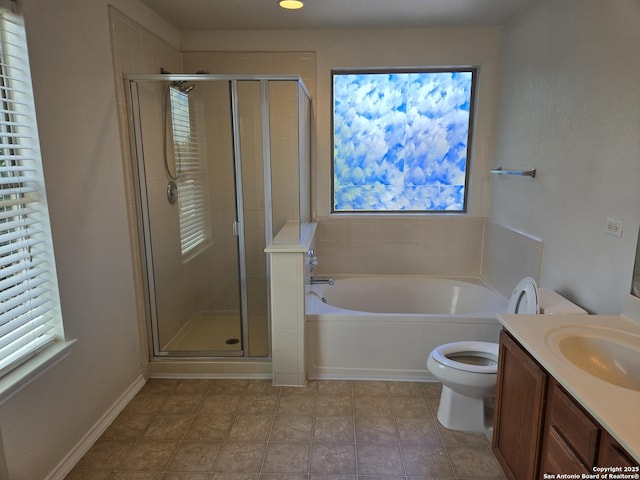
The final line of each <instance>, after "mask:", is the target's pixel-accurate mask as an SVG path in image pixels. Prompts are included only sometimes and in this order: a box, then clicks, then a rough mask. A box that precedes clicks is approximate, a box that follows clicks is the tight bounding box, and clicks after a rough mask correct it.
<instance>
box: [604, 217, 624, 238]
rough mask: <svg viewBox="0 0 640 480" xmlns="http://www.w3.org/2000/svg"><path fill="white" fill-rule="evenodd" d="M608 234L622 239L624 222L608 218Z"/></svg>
mask: <svg viewBox="0 0 640 480" xmlns="http://www.w3.org/2000/svg"><path fill="white" fill-rule="evenodd" d="M606 232H607V233H608V234H609V235H613V236H614V237H618V238H620V237H622V222H621V221H619V220H614V219H613V218H607V229H606Z"/></svg>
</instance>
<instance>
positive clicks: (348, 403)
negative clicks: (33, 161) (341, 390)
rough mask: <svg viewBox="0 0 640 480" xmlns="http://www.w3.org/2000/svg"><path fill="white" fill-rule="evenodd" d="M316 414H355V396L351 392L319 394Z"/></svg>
mask: <svg viewBox="0 0 640 480" xmlns="http://www.w3.org/2000/svg"><path fill="white" fill-rule="evenodd" d="M316 415H338V416H343V415H353V396H352V395H351V394H335V395H324V394H322V395H320V394H318V396H317V397H316Z"/></svg>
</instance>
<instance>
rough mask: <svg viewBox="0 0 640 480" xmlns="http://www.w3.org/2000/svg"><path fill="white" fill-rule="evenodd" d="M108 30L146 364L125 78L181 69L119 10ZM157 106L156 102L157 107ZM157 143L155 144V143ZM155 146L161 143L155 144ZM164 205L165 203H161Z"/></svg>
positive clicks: (177, 58) (174, 56) (175, 57)
mask: <svg viewBox="0 0 640 480" xmlns="http://www.w3.org/2000/svg"><path fill="white" fill-rule="evenodd" d="M109 19H110V28H111V44H112V53H113V64H114V72H115V75H116V78H115V85H116V98H117V105H118V116H119V119H120V122H119V123H120V138H121V142H122V158H123V162H124V168H123V171H124V174H125V185H126V193H127V209H128V217H129V232H130V235H131V245H132V248H131V251H132V252H134V257H133V258H132V268H133V269H134V272H135V276H136V282H135V284H136V287H137V291H136V299H137V305H138V312H139V313H138V318H139V319H140V320H139V331H140V339H141V340H140V344H141V345H140V346H141V361H142V362H143V363H146V362H147V361H148V353H147V340H146V337H147V335H146V329H147V326H146V321H145V295H144V291H143V274H142V254H141V251H140V237H139V230H138V221H139V220H138V207H137V204H136V194H135V187H134V181H135V176H134V173H133V172H134V169H133V160H132V155H131V149H130V144H129V127H128V114H127V103H126V96H125V90H124V75H125V74H127V73H159V68H160V67H161V66H162V67H164V68H166V69H167V70H170V71H176V72H179V71H181V70H182V60H181V55H180V51H179V50H178V49H176V48H175V47H173V46H172V45H170V44H169V43H168V42H166V41H164V40H163V39H161V38H159V37H157V36H156V35H154V34H153V33H151V32H150V31H148V30H147V29H145V28H144V27H142V26H141V25H139V24H138V23H136V22H134V21H133V20H131V19H130V18H129V17H127V16H126V15H124V14H122V13H121V12H120V11H118V10H116V9H114V8H113V7H109ZM159 104H160V103H159V102H158V105H159ZM154 143H156V142H154ZM157 143H158V144H160V145H161V143H160V142H159V141H158V142H157ZM164 201H165V202H166V200H164Z"/></svg>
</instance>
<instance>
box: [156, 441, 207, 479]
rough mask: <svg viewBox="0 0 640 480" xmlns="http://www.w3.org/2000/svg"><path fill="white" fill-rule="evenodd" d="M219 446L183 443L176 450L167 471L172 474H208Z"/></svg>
mask: <svg viewBox="0 0 640 480" xmlns="http://www.w3.org/2000/svg"><path fill="white" fill-rule="evenodd" d="M219 450H220V444H217V443H203V442H183V443H181V444H180V446H179V447H178V450H176V453H175V455H174V456H173V459H172V460H171V462H170V463H169V466H168V467H167V470H169V471H174V472H209V471H211V469H212V468H213V465H214V463H215V461H216V458H217V456H218V451H219Z"/></svg>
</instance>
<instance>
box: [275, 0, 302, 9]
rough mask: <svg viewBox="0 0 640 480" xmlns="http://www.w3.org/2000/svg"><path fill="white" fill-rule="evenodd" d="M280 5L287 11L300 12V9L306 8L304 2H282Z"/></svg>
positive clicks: (290, 0) (291, 0) (288, 0)
mask: <svg viewBox="0 0 640 480" xmlns="http://www.w3.org/2000/svg"><path fill="white" fill-rule="evenodd" d="M278 5H280V6H281V7H282V8H286V9H287V10H298V9H299V8H302V7H304V3H303V2H302V0H280V1H279V2H278Z"/></svg>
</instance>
